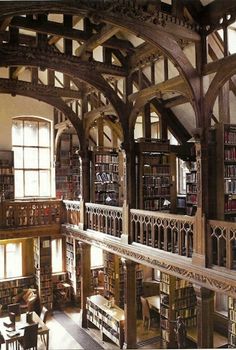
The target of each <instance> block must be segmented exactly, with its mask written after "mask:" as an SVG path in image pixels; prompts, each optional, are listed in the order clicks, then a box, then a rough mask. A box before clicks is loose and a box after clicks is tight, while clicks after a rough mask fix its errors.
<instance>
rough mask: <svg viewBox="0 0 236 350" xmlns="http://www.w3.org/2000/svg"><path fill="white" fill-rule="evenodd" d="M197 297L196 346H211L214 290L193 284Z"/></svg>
mask: <svg viewBox="0 0 236 350" xmlns="http://www.w3.org/2000/svg"><path fill="white" fill-rule="evenodd" d="M193 287H194V290H195V293H196V297H197V346H198V348H213V345H214V344H213V312H214V294H215V293H214V292H213V291H212V290H209V289H207V288H204V287H201V286H198V285H194V286H193Z"/></svg>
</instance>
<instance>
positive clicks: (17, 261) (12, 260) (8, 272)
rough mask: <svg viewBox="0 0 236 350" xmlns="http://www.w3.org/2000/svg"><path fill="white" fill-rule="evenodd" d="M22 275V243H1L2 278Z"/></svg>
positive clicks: (0, 271)
mask: <svg viewBox="0 0 236 350" xmlns="http://www.w3.org/2000/svg"><path fill="white" fill-rule="evenodd" d="M20 276H22V243H7V244H0V278H1V279H3V278H11V277H20Z"/></svg>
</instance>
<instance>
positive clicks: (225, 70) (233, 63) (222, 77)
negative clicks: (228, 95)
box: [205, 54, 236, 118]
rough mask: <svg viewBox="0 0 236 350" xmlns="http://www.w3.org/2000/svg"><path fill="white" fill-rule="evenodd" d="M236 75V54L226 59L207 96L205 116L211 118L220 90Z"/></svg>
mask: <svg viewBox="0 0 236 350" xmlns="http://www.w3.org/2000/svg"><path fill="white" fill-rule="evenodd" d="M234 74H236V54H233V55H231V56H228V57H225V58H224V61H222V64H221V65H220V66H219V69H218V72H217V73H216V75H215V77H214V79H213V80H212V82H211V84H210V86H209V88H208V90H207V93H206V96H205V115H206V116H207V117H209V118H210V116H211V112H212V110H213V105H214V102H215V100H216V97H217V95H218V93H219V90H220V88H221V87H222V86H223V85H224V84H225V83H226V82H227V81H228V80H229V79H230V78H231V77H232V76H233V75H234Z"/></svg>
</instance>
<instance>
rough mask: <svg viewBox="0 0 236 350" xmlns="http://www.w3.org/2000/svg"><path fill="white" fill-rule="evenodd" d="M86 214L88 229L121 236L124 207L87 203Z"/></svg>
mask: <svg viewBox="0 0 236 350" xmlns="http://www.w3.org/2000/svg"><path fill="white" fill-rule="evenodd" d="M85 215H86V221H87V228H88V229H91V230H95V231H99V232H103V233H106V234H108V235H111V236H113V237H118V238H120V237H121V234H122V223H123V208H120V207H111V206H108V205H101V204H100V205H99V204H94V203H86V204H85Z"/></svg>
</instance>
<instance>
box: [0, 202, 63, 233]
mask: <svg viewBox="0 0 236 350" xmlns="http://www.w3.org/2000/svg"><path fill="white" fill-rule="evenodd" d="M60 222H61V201H59V200H48V201H27V202H26V201H4V202H2V203H1V222H0V226H1V227H2V228H12V227H25V226H27V227H28V226H37V225H50V224H60Z"/></svg>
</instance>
